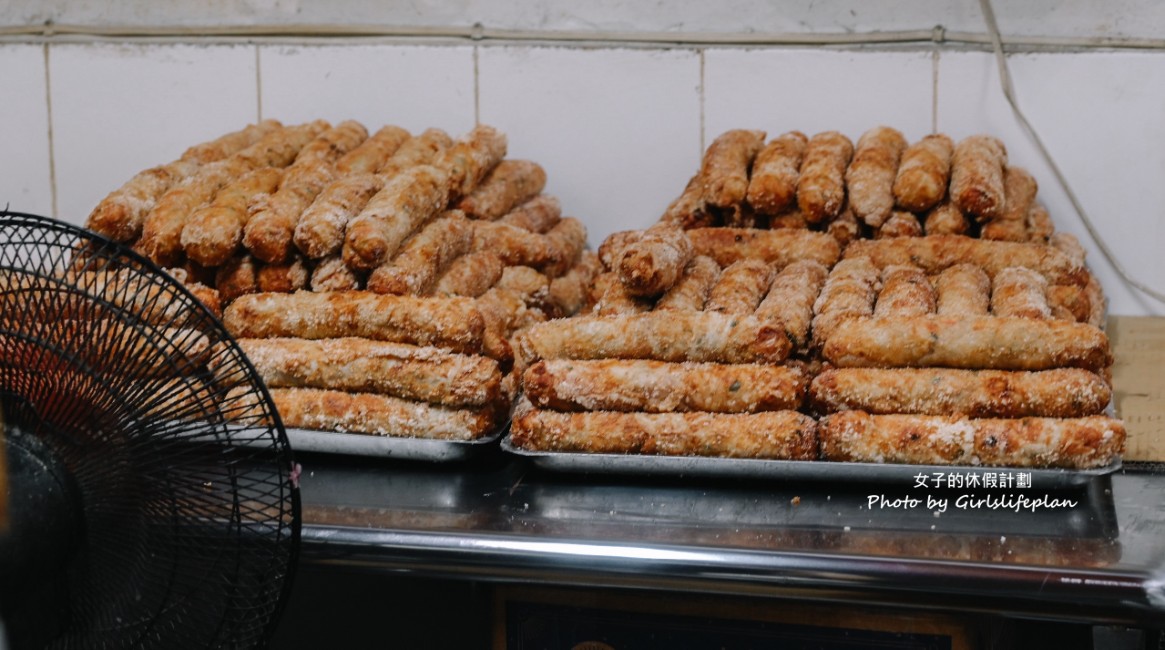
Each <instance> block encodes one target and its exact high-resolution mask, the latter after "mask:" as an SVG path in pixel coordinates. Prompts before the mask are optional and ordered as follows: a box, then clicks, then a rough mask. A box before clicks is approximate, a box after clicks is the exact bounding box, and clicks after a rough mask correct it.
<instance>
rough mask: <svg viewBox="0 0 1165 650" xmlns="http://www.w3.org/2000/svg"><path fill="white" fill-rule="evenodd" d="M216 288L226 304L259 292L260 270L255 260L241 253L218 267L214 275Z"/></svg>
mask: <svg viewBox="0 0 1165 650" xmlns="http://www.w3.org/2000/svg"><path fill="white" fill-rule="evenodd" d="M214 286H215V287H216V288H217V289H218V292H219V295H220V297H221V298H222V301H223V302H224V303H230V302H233V301H234V300H235V299H236V298H238V297H239V296H243V295H246V294H248V293H258V292H259V268H258V264H256V263H255V258H253V257H251V256H250V255H249V254H247V253H240V254H238V255H236V256H234V257H232V258H231V259H229V260H227V262H226V264H223V265H222V266H220V267H218V269H216V270H215V274H214Z"/></svg>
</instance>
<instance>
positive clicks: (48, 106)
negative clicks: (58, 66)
mask: <svg viewBox="0 0 1165 650" xmlns="http://www.w3.org/2000/svg"><path fill="white" fill-rule="evenodd" d="M44 99H45V113H46V119H45V123H46V124H47V125H48V139H49V142H48V145H49V194H51V195H52V210H53V218H54V219H60V217H59V216H58V208H57V158H56V153H55V152H54V149H56V146H55V145H54V141H53V84H52V74H51V73H50V72H49V44H48V43H45V44H44Z"/></svg>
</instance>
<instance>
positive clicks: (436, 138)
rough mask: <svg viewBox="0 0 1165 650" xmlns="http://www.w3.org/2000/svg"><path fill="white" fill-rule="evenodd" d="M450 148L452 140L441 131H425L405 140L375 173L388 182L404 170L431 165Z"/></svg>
mask: <svg viewBox="0 0 1165 650" xmlns="http://www.w3.org/2000/svg"><path fill="white" fill-rule="evenodd" d="M452 146H453V138H450V137H449V134H448V133H446V132H444V131H442V130H441V129H425V132H424V133H422V134H420V135H418V136H416V137H412V138H409V139H408V140H405V141H404V143H402V144H401V146H400V147H399V148H398V149H397V150H396V151H394V152H393V154H392V156H390V157H389V159H388V160H387V161H385V163H384V164H383V165H381V166H380V169H378V170H376V173H377V174H378V175H379V176H382V177H383V178H384V179H385V180H388V179H391V178H392V177H393V176H396V175H397V174H399V173H401V172H403V171H405V170H406V169H411V168H413V167H419V166H421V165H432V164H433V162H434V161H435V160H437V157H438V156H440V155H441V154H442V153H444V151H445V150H446V149H448V148H449V147H452Z"/></svg>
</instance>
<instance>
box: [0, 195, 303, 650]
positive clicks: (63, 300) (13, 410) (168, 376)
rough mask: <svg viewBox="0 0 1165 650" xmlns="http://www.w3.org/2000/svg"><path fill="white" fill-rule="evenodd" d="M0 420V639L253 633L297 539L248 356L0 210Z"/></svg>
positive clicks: (250, 637) (177, 298) (278, 429)
mask: <svg viewBox="0 0 1165 650" xmlns="http://www.w3.org/2000/svg"><path fill="white" fill-rule="evenodd" d="M208 362H213V367H214V368H215V371H214V372H213V373H212V372H210V371H209V370H208V367H210V366H208ZM0 417H2V418H3V420H2V423H3V426H0V619H3V623H4V626H5V627H6V628H7V633H8V636H9V643H10V644H11V647H12V648H16V649H19V648H25V647H31V648H42V647H46V648H252V647H257V646H261V645H263V644H264V643H265V641H266V640H267V639H268V638H269V636H270V633H271V631H272V628H273V627H274V623H275V621H276V619H277V618H278V614H279V612H280V607H281V605H282V603H283V601H284V599H285V596H286V594H287V591H288V589H289V587H290V583H291V574H292V571H293V568H294V566H295V560H296V554H297V550H298V546H299V526H300V520H299V491H298V488H297V487H296V484H295V483H296V476H295V474H296V469H295V467H294V466H293V463H292V459H291V452H290V449H289V447H288V444H287V437H286V434H285V433H284V431H283V427H282V424H281V423H280V422H279V419H278V415H277V414H276V412H275V410H274V408H273V406H271V402H270V397H269V396H268V394H267V392H266V389H265V388H264V387H263V384H262V382H261V380H260V379H259V378H258V376H257V375H256V373H255V370H254V368H253V367H252V366H251V365H250V363H249V362H248V361H247V360H246V357H245V356H244V355H243V354H242V352H241V351H240V349H239V348H238V346H237V345H236V344H235V343H234V342H233V341H232V340H231V338H230V336H229V335H228V334H227V333H226V331H225V330H224V329H223V328H222V326H221V325H220V324H219V322H218V321H217V320H216V319H215V318H214V316H213V315H212V314H211V313H210V312H209V311H208V310H207V309H206V308H205V307H204V306H203V305H202V304H201V303H199V302H198V301H197V300H196V299H195V298H194V297H193V295H191V294H190V293H189V292H188V291H187V290H186V289H185V288H184V287H183V286H182V285H180V284H179V283H178V282H177V281H175V280H174V279H173V278H171V277H170V276H169V275H167V274H165V273H163V272H162V271H160V270H159V269H158V268H157V267H155V266H154V265H153V264H152V263H150V262H149V261H147V260H145V259H144V258H142V257H140V256H138V255H136V254H135V253H133V252H131V251H129V250H127V249H125V248H124V247H121V246H119V245H117V244H114V243H112V242H110V241H108V240H105V239H102V238H101V237H99V236H97V235H93V234H91V233H88V232H86V231H84V230H81V229H78V228H75V227H73V226H70V225H67V224H64V223H61V222H57V221H53V220H50V219H46V218H43V217H36V216H33V215H26V214H19V213H10V212H7V211H4V212H0ZM2 645H3V640H2V639H0V646H2Z"/></svg>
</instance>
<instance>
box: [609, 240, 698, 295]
mask: <svg viewBox="0 0 1165 650" xmlns="http://www.w3.org/2000/svg"><path fill="white" fill-rule="evenodd" d="M691 259H692V242H691V241H690V240H689V239H688V236H687V234H685V232H684V231H683V230H680V229H679V228H675V227H671V226H666V225H663V226H661V225H659V224H656V225H654V226H652V227H651V228H648V229H647V230H645V231H644V232H643V235H642V236H641V237H640V238H639V239H638V240H636V241H633V242H631V243H629V244H628V245H627V246H625V247H624V248H623V251H622V253H621V254H620V255H619V256H618V258H617V261H616V263H615V270H616V271H617V272H618V274H619V279H620V280H621V281H622V282H623V285H624V286H625V287H627V292H628V293H630V294H631V295H633V296H644V297H646V296H658V295H659V294H661V293H663V292H665V291H667V290H668V289H670V288H671V287H672V285H674V284H675V283H676V281H677V280H679V278H680V276H681V275H683V272H684V267H685V266H687V264H688V261H689V260H691Z"/></svg>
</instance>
